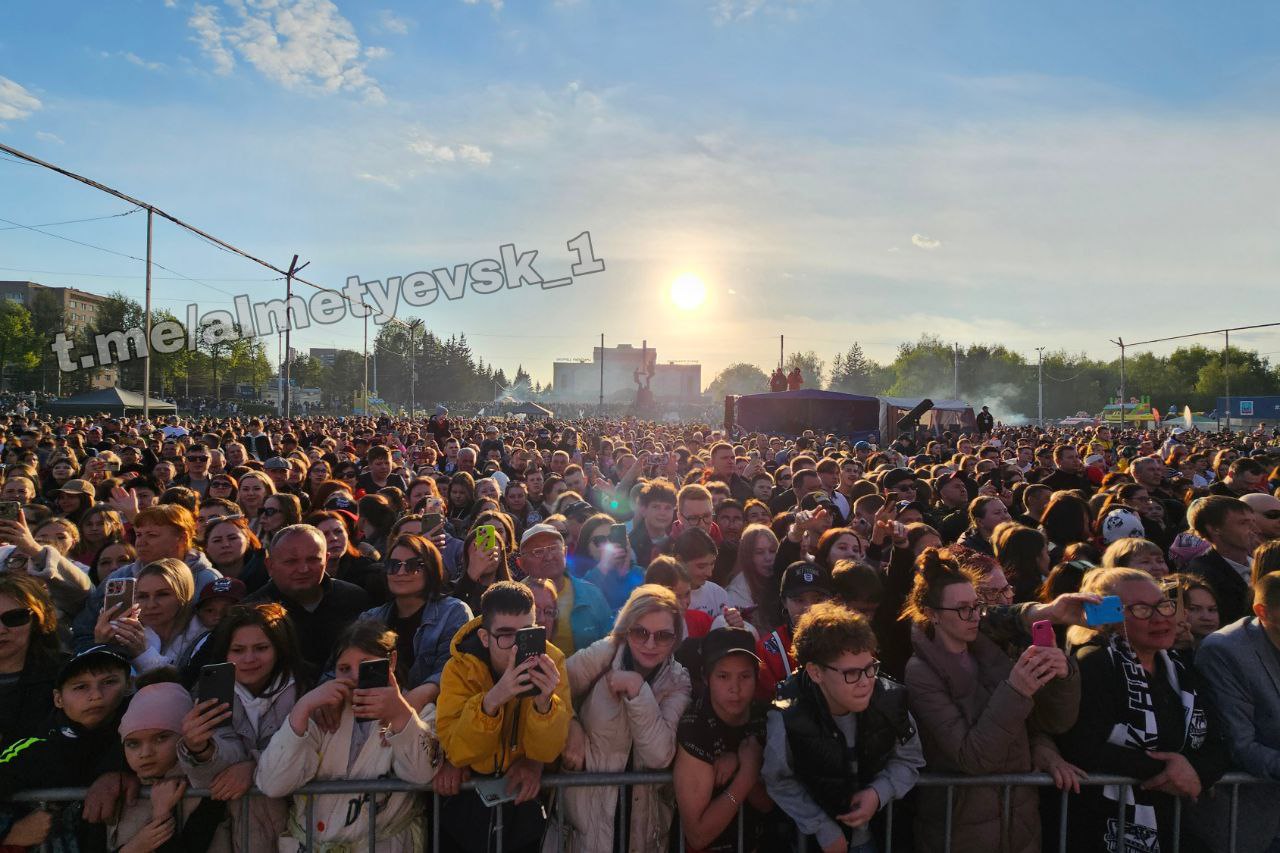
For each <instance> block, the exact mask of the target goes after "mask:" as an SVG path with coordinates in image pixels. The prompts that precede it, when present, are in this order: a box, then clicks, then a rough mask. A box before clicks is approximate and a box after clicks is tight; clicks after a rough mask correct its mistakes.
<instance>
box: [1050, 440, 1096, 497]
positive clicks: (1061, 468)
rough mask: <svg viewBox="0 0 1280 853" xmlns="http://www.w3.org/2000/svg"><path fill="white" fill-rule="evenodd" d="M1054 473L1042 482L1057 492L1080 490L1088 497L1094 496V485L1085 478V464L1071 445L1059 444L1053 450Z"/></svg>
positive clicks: (1078, 452)
mask: <svg viewBox="0 0 1280 853" xmlns="http://www.w3.org/2000/svg"><path fill="white" fill-rule="evenodd" d="M1053 469H1054V470H1053V472H1052V473H1051V474H1049V476H1047V477H1045V478H1044V479H1043V480H1041V481H1040V482H1042V483H1044V484H1045V485H1046V486H1048V487H1049V488H1051V489H1053V490H1054V491H1055V492H1059V491H1065V490H1072V489H1080V490H1081V491H1083V492H1084V493H1085V494H1087V495H1091V494H1093V483H1092V482H1091V481H1090V480H1089V478H1088V477H1086V476H1085V473H1084V463H1083V462H1081V461H1080V451H1079V450H1076V448H1075V447H1074V446H1072V445H1070V444H1059V445H1058V446H1057V447H1055V448H1053Z"/></svg>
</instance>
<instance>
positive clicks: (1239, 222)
mask: <svg viewBox="0 0 1280 853" xmlns="http://www.w3.org/2000/svg"><path fill="white" fill-rule="evenodd" d="M1278 25H1280V6H1276V5H1275V4H1270V3H1255V2H1241V3H1235V4H1230V5H1229V6H1228V7H1217V6H1214V5H1213V4H1200V3H1191V2H1135V3H1127V4H1115V3H1103V2H1080V3H1073V4H1041V3H1015V2H983V0H970V2H966V3H960V4H956V3H941V2H908V1H907V0H904V1H903V2H894V3H870V2H862V0H646V2H644V3H638V2H634V0H632V2H628V0H507V2H503V0H430V2H425V3H409V2H403V3H382V2H379V0H370V2H361V3H355V2H338V3H334V2H330V0H207V2H190V0H119V2H115V3H110V4H101V3H89V2H81V3H76V2H68V3H61V4H49V3H44V2H28V1H27V0H11V1H10V2H9V3H7V4H6V10H5V23H4V26H3V27H0V141H3V142H4V143H5V144H7V145H10V146H13V147H15V148H18V149H20V150H22V151H25V152H28V153H31V154H34V155H36V156H38V157H40V158H42V159H45V160H48V161H51V162H53V163H56V164H58V165H60V166H63V167H65V168H68V169H70V170H73V171H76V172H79V173H81V174H84V175H88V176H90V177H92V178H94V179H96V180H98V181H100V182H102V183H104V184H107V185H109V186H112V187H115V188H117V189H119V190H121V191H123V192H125V193H128V194H130V195H132V196H134V197H137V198H140V199H143V200H145V201H147V202H149V203H151V204H154V205H156V206H157V207H160V208H162V209H164V210H166V211H168V212H170V213H172V214H174V215H176V216H178V217H180V218H182V219H185V220H187V221H188V222H191V223H193V224H195V225H197V226H198V227H200V228H202V229H203V230H205V231H207V232H209V233H211V234H214V235H216V236H218V237H219V238H221V239H224V240H226V241H228V242H230V243H233V244H235V245H237V246H240V247H242V248H244V249H245V250H247V251H249V252H251V253H253V254H256V255H258V256H259V257H263V258H266V259H268V260H270V261H271V262H272V263H275V264H276V265H277V266H281V267H285V266H287V265H288V263H289V260H290V258H291V257H292V255H293V254H294V253H295V252H296V253H298V254H299V255H300V257H301V262H309V263H310V266H309V267H308V268H307V269H306V270H305V271H304V272H303V275H304V276H305V277H307V278H308V279H310V280H311V281H314V282H318V283H322V284H325V285H328V286H333V287H341V286H342V285H343V284H344V283H345V282H346V281H347V279H348V277H350V276H358V277H360V279H361V280H366V281H367V280H375V279H376V280H380V281H384V280H385V279H386V278H387V277H390V276H401V277H404V276H408V275H410V274H411V273H414V272H418V271H430V270H436V269H441V268H445V269H453V268H455V267H456V266H457V265H462V264H470V263H472V262H475V261H479V260H482V259H489V258H492V259H495V260H497V259H499V258H500V248H499V247H500V246H503V245H504V244H511V245H513V246H514V251H515V252H516V253H525V252H529V251H532V250H536V251H537V252H538V256H537V259H536V261H534V266H535V267H536V269H537V270H538V272H539V273H540V274H541V275H542V276H543V277H544V278H546V279H553V278H557V277H564V276H571V271H570V266H571V264H573V263H574V261H575V258H574V255H573V253H572V252H571V251H570V250H569V248H568V247H567V246H566V242H567V241H569V240H572V239H573V238H574V237H576V236H577V235H579V234H581V233H582V232H584V231H587V232H590V235H591V238H590V239H591V246H592V249H593V251H594V254H595V255H596V256H597V257H599V258H600V259H603V261H604V262H605V267H606V268H605V270H604V271H601V272H596V273H591V274H586V275H577V274H574V275H572V276H571V277H572V283H571V284H570V285H567V286H562V287H556V288H541V287H536V286H526V287H521V288H504V289H500V290H498V291H497V292H494V293H481V292H475V291H470V290H467V291H464V295H463V297H462V298H460V299H457V300H449V299H445V298H443V297H442V298H439V299H437V300H436V302H434V303H432V304H430V305H427V306H425V307H420V308H418V307H412V306H407V305H405V304H403V303H402V304H401V306H400V308H399V310H398V311H397V317H398V318H399V319H401V320H408V319H412V318H414V317H420V318H422V319H423V320H424V321H425V323H426V325H427V327H428V328H431V329H432V330H434V331H435V332H437V334H441V335H444V336H448V335H450V334H454V333H465V334H466V335H467V337H468V339H469V341H470V342H471V345H472V347H473V349H474V350H475V352H476V353H477V354H478V355H480V356H482V357H484V359H485V360H486V361H489V362H492V363H494V364H496V365H497V366H498V367H502V368H503V369H504V370H506V371H507V373H508V375H511V374H513V373H514V370H515V368H516V366H517V365H522V366H523V367H524V368H525V369H526V370H528V371H529V372H530V373H531V374H532V375H533V377H534V378H535V379H538V380H540V381H547V380H549V379H550V377H551V364H552V362H553V361H554V360H555V359H559V358H582V357H586V358H589V357H590V355H591V348H592V346H594V345H596V344H598V341H599V336H600V335H601V334H604V336H605V341H606V344H607V345H610V346H611V345H613V344H616V343H633V344H635V345H637V346H639V344H640V342H641V340H647V341H648V343H649V345H650V346H651V347H656V349H657V351H658V357H659V359H660V360H663V361H666V360H672V359H681V360H698V361H700V362H701V363H702V365H703V382H704V384H706V383H708V382H710V380H711V379H712V378H713V377H714V375H715V374H716V372H717V371H719V370H720V369H721V368H723V367H724V366H726V365H727V364H730V363H732V362H736V361H749V362H753V363H756V364H760V365H762V366H766V367H767V366H769V365H771V364H772V363H773V362H774V361H776V358H777V351H778V335H779V334H785V336H786V345H787V349H788V351H790V350H793V349H800V350H809V349H812V350H814V351H816V352H817V353H818V355H819V356H821V357H822V358H824V359H825V360H826V361H827V362H828V363H829V362H830V360H831V358H832V357H833V356H834V355H835V354H836V353H837V352H841V351H844V350H846V349H847V348H848V347H849V345H850V344H851V343H852V342H853V341H855V340H856V341H858V342H860V343H861V344H862V346H863V348H864V350H865V351H866V352H867V353H868V354H869V355H870V356H872V357H874V358H877V359H880V360H889V359H891V358H892V356H893V353H894V351H895V349H896V346H897V344H898V343H899V342H901V341H906V340H915V339H918V338H919V337H920V335H922V334H934V335H938V336H939V337H941V338H942V339H944V340H948V341H956V342H959V343H961V344H962V345H963V344H968V343H1000V344H1004V345H1005V346H1008V347H1010V348H1012V349H1015V350H1017V351H1019V352H1022V353H1024V354H1025V355H1027V356H1028V357H1029V358H1031V359H1034V356H1035V352H1034V351H1035V348H1036V347H1040V346H1043V347H1047V348H1048V349H1049V350H1050V351H1054V350H1066V351H1069V352H1087V353H1089V354H1091V355H1094V356H1099V357H1108V358H1109V357H1112V356H1113V355H1114V353H1115V347H1113V346H1112V345H1111V344H1110V343H1108V341H1109V340H1110V339H1113V338H1115V337H1117V336H1123V337H1125V338H1126V339H1127V340H1140V339H1148V338H1155V337H1162V336H1165V335H1175V334H1182V333H1187V332H1195V331H1200V330H1204V329H1216V328H1221V327H1226V326H1234V325H1245V324H1249V323H1261V322H1269V321H1276V320H1280V316H1275V315H1277V314H1280V311H1277V310H1276V309H1277V308H1278V307H1280V300H1277V298H1276V294H1277V271H1278V269H1280V240H1277V239H1276V238H1277V234H1276V226H1277V222H1278V219H1280V217H1278V214H1280V209H1278V208H1280V170H1277V169H1276V168H1275V163H1276V152H1277V151H1280V98H1277V97H1276V94H1277V91H1278V90H1280V39H1278V38H1277V35H1278V34H1280V26H1278ZM128 210H130V206H129V205H128V204H126V203H124V202H122V201H120V200H118V199H115V198H112V197H110V196H108V195H105V194H103V193H101V192H98V191H96V190H93V189H91V188H89V187H85V186H82V185H80V184H77V183H75V182H72V181H70V180H68V179H66V178H63V177H61V176H59V175H56V174H54V173H51V172H48V171H46V170H43V169H40V168H38V167H33V166H29V165H24V164H21V163H17V162H13V161H12V160H10V159H9V158H6V157H3V156H0V220H4V221H0V229H3V230H0V278H4V279H30V280H34V281H38V282H42V283H45V284H51V285H60V286H74V287H79V288H82V289H84V290H89V291H92V292H96V293H108V292H112V291H117V290H118V291H122V292H124V293H126V294H128V295H130V296H132V297H134V298H137V299H139V300H141V297H142V293H143V285H142V281H143V264H142V263H140V262H139V261H137V260H135V259H134V258H138V257H142V256H143V254H144V251H145V242H144V240H145V219H144V216H143V215H142V214H138V213H134V214H131V215H128V216H112V214H119V213H125V212H127V211H128ZM100 217H110V218H100ZM79 219H91V220H93V221H89V222H69V223H68V221H69V220H79ZM47 223H68V224H58V225H46V224H47ZM17 225H27V226H40V227H41V228H42V230H43V231H45V232H49V233H51V234H57V235H60V236H62V237H64V238H70V240H75V241H79V242H78V243H76V242H70V241H69V240H67V239H57V238H54V237H51V236H48V234H45V233H38V232H34V231H31V230H28V229H23V228H19V227H16V226H17ZM83 243H88V244H91V245H92V246H94V247H97V248H90V247H87V246H84V245H81V244H83ZM579 245H581V244H579ZM104 250H109V251H104ZM113 253H114V254H113ZM130 256H132V257H130ZM154 258H155V260H156V261H157V262H158V263H160V264H163V265H164V266H165V267H166V268H167V270H156V271H155V275H156V276H157V278H156V280H155V288H154V291H153V293H154V304H155V306H156V307H157V308H158V309H167V310H171V311H173V312H174V313H177V314H179V315H181V314H182V313H183V312H184V311H185V306H186V305H187V304H189V303H192V302H194V303H197V304H198V305H199V306H200V310H201V311H202V312H203V311H208V310H214V309H219V308H221V309H227V308H230V307H231V306H230V302H231V299H232V298H233V297H234V296H236V295H241V294H243V295H247V296H249V297H250V298H251V299H253V300H255V301H257V300H265V299H271V298H276V297H278V296H281V295H282V291H283V282H281V281H278V280H273V279H274V274H272V273H270V272H269V271H267V270H264V269H263V268H261V267H258V266H255V265H254V264H252V263H250V262H248V261H245V260H243V259H240V258H237V257H235V256H233V255H230V254H228V253H226V252H223V251H221V250H219V249H217V248H215V247H213V246H211V245H210V244H208V243H205V242H204V241H202V240H200V239H199V238H197V237H195V236H193V235H190V234H188V233H186V232H183V231H182V230H180V229H178V228H177V227H176V226H174V225H172V224H170V223H167V222H164V221H162V220H157V224H156V226H155V234H154ZM681 275H694V276H697V277H698V278H699V279H700V280H701V281H702V282H703V283H704V284H705V288H706V299H705V301H704V302H703V303H702V304H701V305H699V306H698V307H696V308H692V309H686V308H681V307H679V306H678V305H676V304H674V303H673V301H672V299H671V295H670V285H671V282H672V281H673V280H675V279H676V278H677V277H678V276H681ZM299 288H300V294H301V295H304V296H306V295H308V292H309V288H305V287H303V286H301V285H299ZM1268 312H1271V313H1268ZM364 327H365V323H364V321H362V320H359V319H354V318H351V319H347V320H345V321H343V322H342V323H339V324H333V325H325V326H313V327H312V328H310V329H307V330H299V331H296V332H295V333H294V336H293V340H294V346H295V347H296V348H299V349H305V348H307V347H311V346H316V347H330V346H337V347H346V348H351V349H356V350H359V349H360V348H361V346H362V334H363V331H364ZM375 331H376V327H375V326H374V325H372V324H371V325H370V337H371V338H372V336H373V334H374V333H375ZM1215 340H1216V339H1215ZM1215 340H1210V339H1205V342H1206V343H1208V344H1210V345H1216V344H1215ZM1232 341H1233V343H1237V344H1239V345H1241V346H1245V347H1251V348H1256V349H1259V350H1261V351H1263V352H1267V353H1275V352H1280V333H1277V330H1271V331H1267V332H1255V333H1244V334H1241V335H1238V336H1237V335H1233V337H1232ZM1171 348H1172V345H1164V346H1163V347H1161V348H1157V351H1168V350H1169V349H1171ZM269 351H270V352H271V353H272V357H273V358H274V352H275V343H274V341H273V342H271V343H270V344H269Z"/></svg>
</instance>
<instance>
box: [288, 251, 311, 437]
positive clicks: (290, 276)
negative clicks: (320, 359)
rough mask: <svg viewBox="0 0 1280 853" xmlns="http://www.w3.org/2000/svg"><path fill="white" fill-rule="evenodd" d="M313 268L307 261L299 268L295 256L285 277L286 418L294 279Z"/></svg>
mask: <svg viewBox="0 0 1280 853" xmlns="http://www.w3.org/2000/svg"><path fill="white" fill-rule="evenodd" d="M309 266H311V261H307V262H306V263H305V264H303V265H302V266H298V256H297V255H294V256H293V260H292V261H290V262H289V271H288V272H287V273H285V276H284V304H285V310H284V416H285V417H286V418H288V417H289V404H290V402H291V401H290V399H289V396H290V389H289V373H290V370H289V350H290V349H291V347H290V346H289V343H290V338H291V336H290V333H291V332H292V331H293V317H292V316H291V314H290V311H291V309H290V302H291V300H292V299H293V277H294V276H295V275H297V274H298V273H300V272H302V271H303V270H304V269H306V268H307V267H309Z"/></svg>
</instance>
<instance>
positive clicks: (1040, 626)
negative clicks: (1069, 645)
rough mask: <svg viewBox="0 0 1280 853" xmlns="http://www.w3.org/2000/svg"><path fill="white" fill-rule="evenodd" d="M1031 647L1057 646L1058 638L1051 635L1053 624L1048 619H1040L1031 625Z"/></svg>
mask: <svg viewBox="0 0 1280 853" xmlns="http://www.w3.org/2000/svg"><path fill="white" fill-rule="evenodd" d="M1031 645H1033V646H1050V647H1053V646H1057V645H1058V637H1057V635H1056V634H1054V633H1053V623H1051V622H1050V621H1049V620H1048V619H1041V620H1039V621H1038V622H1035V623H1033V624H1032V625H1031Z"/></svg>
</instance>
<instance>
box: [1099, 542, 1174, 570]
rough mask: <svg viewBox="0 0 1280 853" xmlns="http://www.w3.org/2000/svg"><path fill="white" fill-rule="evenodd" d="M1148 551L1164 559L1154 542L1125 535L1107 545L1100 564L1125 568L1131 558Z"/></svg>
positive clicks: (1107, 566)
mask: <svg viewBox="0 0 1280 853" xmlns="http://www.w3.org/2000/svg"><path fill="white" fill-rule="evenodd" d="M1148 552H1149V553H1152V554H1157V555H1159V557H1160V558H1161V559H1164V551H1163V550H1161V548H1160V546H1159V545H1157V544H1156V543H1154V542H1151V541H1149V540H1147V539H1140V538H1138V537H1136V536H1126V537H1125V538H1124V539H1117V540H1116V541H1115V542H1112V543H1111V544H1110V545H1108V546H1107V550H1106V551H1103V552H1102V565H1103V567H1104V568H1108V569H1120V568H1127V567H1128V563H1129V560H1130V559H1131V558H1133V557H1136V556H1138V555H1139V554H1143V553H1148Z"/></svg>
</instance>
